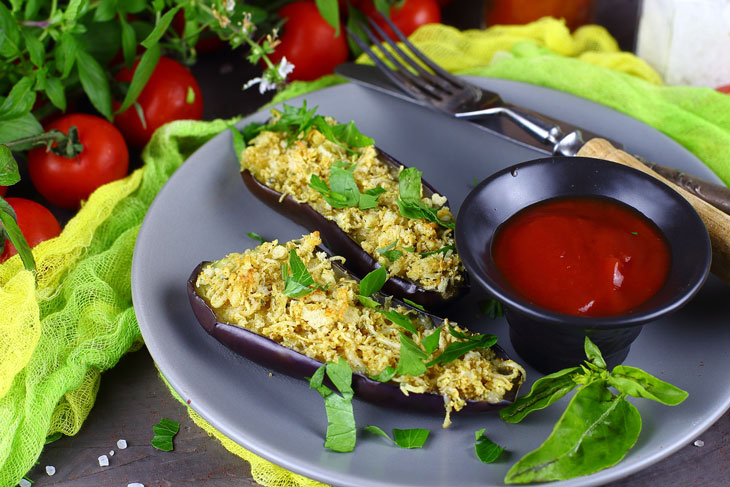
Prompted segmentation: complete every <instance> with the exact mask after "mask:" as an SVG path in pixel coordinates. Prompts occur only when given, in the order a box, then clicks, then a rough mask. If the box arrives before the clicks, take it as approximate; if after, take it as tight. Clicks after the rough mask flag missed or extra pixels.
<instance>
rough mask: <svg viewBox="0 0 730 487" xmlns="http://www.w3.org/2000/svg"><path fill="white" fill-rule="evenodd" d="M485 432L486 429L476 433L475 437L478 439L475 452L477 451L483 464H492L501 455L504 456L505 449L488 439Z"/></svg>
mask: <svg viewBox="0 0 730 487" xmlns="http://www.w3.org/2000/svg"><path fill="white" fill-rule="evenodd" d="M485 431H486V428H482V429H480V430H479V431H477V432H476V433H474V437H475V438H476V443H474V450H475V451H476V454H477V457H478V458H479V460H481V461H482V462H483V463H492V462H494V461H495V460H496V459H497V458H499V455H501V454H502V451H503V450H504V448H503V447H501V446H499V445H497V444H496V443H494V442H493V441H492V440H490V439H489V438H487V437H486V435H485V434H484V432H485Z"/></svg>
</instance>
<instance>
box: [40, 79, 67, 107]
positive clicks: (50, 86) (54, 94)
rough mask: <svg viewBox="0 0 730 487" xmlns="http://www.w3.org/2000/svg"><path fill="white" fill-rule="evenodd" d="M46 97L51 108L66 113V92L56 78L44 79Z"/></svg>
mask: <svg viewBox="0 0 730 487" xmlns="http://www.w3.org/2000/svg"><path fill="white" fill-rule="evenodd" d="M45 92H46V96H48V99H49V100H51V103H53V106H55V107H56V108H58V109H59V110H61V111H62V112H65V111H66V91H65V89H64V87H63V83H61V81H60V80H59V79H58V78H47V79H46V88H45Z"/></svg>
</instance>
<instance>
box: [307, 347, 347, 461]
mask: <svg viewBox="0 0 730 487" xmlns="http://www.w3.org/2000/svg"><path fill="white" fill-rule="evenodd" d="M325 371H326V373H327V377H329V379H330V380H331V381H332V383H333V384H334V385H335V387H336V388H337V390H338V391H339V392H340V394H335V393H334V392H333V391H332V389H330V388H329V387H327V386H325V385H324V384H322V382H323V381H324V374H325ZM309 387H310V388H312V389H316V390H317V392H319V394H320V395H321V396H322V397H323V398H324V407H325V410H326V412H327V422H328V425H327V434H326V437H325V442H324V446H325V448H329V449H330V450H334V451H337V452H350V451H352V450H354V449H355V441H356V440H357V428H356V426H355V414H354V413H353V410H352V396H353V395H354V392H353V390H352V369H351V368H350V365H349V364H348V363H347V362H346V361H345V360H344V359H342V358H340V359H339V361H337V362H327V363H326V364H324V365H322V366H321V367H320V368H318V369H317V371H316V372H315V373H314V375H312V377H311V378H310V379H309Z"/></svg>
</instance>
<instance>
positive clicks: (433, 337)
mask: <svg viewBox="0 0 730 487" xmlns="http://www.w3.org/2000/svg"><path fill="white" fill-rule="evenodd" d="M440 338H441V328H436V329H435V330H434V331H433V333H431V334H430V335H429V336H427V337H426V338H424V339H423V340H422V341H421V344H422V345H423V348H425V349H426V353H427V354H428V355H431V354H432V353H433V352H434V351H436V349H437V348H439V340H440Z"/></svg>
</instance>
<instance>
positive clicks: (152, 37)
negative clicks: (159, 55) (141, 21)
mask: <svg viewBox="0 0 730 487" xmlns="http://www.w3.org/2000/svg"><path fill="white" fill-rule="evenodd" d="M181 6H182V5H176V6H174V7H172V8H171V9H170V10H168V11H167V12H165V14H164V15H163V16H162V17H160V19H159V20H158V21H157V23H156V24H155V28H154V29H152V32H150V34H149V35H148V36H147V38H146V39H145V40H143V41H142V42H141V44H142V45H143V46H144V47H146V48H147V49H150V48H151V47H152V46H154V45H156V44H157V42H158V41H159V40H160V38H162V35H163V34H164V33H165V32H166V31H167V28H168V27H170V23H171V22H172V18H173V17H175V14H176V13H177V11H178V10H180V7H181Z"/></svg>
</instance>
